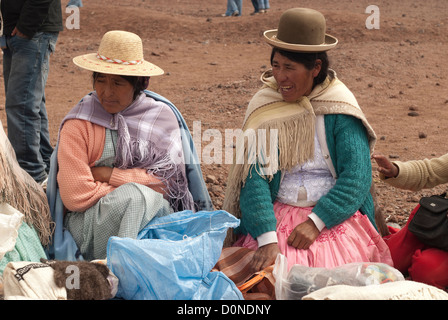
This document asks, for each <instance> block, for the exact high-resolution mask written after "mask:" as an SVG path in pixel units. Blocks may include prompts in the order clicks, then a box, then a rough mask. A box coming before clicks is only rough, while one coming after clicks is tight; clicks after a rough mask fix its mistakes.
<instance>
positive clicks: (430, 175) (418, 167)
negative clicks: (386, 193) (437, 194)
mask: <svg viewBox="0 0 448 320" xmlns="http://www.w3.org/2000/svg"><path fill="white" fill-rule="evenodd" d="M394 163H395V164H396V165H397V166H398V169H399V174H398V176H397V177H396V178H389V179H385V177H384V175H381V174H380V178H381V179H382V180H383V181H385V182H387V183H388V184H390V185H392V186H394V187H397V188H401V189H408V190H412V191H418V190H421V189H425V188H433V187H435V186H437V185H439V184H443V183H448V154H445V155H443V156H441V157H438V158H432V159H423V160H411V161H407V162H401V161H395V162H394Z"/></svg>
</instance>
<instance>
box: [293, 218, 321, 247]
mask: <svg viewBox="0 0 448 320" xmlns="http://www.w3.org/2000/svg"><path fill="white" fill-rule="evenodd" d="M319 234H320V231H319V229H318V228H317V227H316V225H315V224H314V222H313V220H311V219H308V220H306V221H305V222H302V223H301V224H299V225H297V226H296V227H295V228H294V230H293V231H292V232H291V234H290V235H289V237H288V245H290V246H292V247H294V248H296V249H303V250H306V249H308V248H309V247H310V246H311V245H312V244H313V242H314V240H316V238H317V237H318V236H319Z"/></svg>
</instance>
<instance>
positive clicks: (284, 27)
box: [264, 8, 338, 52]
mask: <svg viewBox="0 0 448 320" xmlns="http://www.w3.org/2000/svg"><path fill="white" fill-rule="evenodd" d="M325 32H326V21H325V17H324V16H323V14H322V13H320V12H319V11H316V10H313V9H307V8H293V9H288V10H286V11H285V12H284V13H283V14H282V16H281V17H280V21H279V24H278V29H273V30H267V31H265V32H264V39H265V41H266V42H267V43H269V44H270V45H271V46H273V47H276V48H280V49H283V50H286V51H294V52H322V51H328V50H330V49H333V48H334V47H335V46H336V45H337V43H338V39H336V38H335V37H333V36H331V35H329V34H326V33H325Z"/></svg>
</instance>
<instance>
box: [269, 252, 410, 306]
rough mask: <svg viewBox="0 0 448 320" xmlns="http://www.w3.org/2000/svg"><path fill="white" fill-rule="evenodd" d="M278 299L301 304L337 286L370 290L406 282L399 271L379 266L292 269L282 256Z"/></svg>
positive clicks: (278, 269)
mask: <svg viewBox="0 0 448 320" xmlns="http://www.w3.org/2000/svg"><path fill="white" fill-rule="evenodd" d="M273 274H274V277H275V295H276V298H277V300H300V299H302V298H303V297H304V296H306V295H308V294H310V293H312V292H314V291H317V290H319V289H322V288H325V287H329V286H335V285H348V286H355V287H361V286H369V285H379V284H384V283H388V282H395V281H403V280H405V279H404V277H403V275H402V274H401V272H400V271H398V270H397V269H395V268H393V267H391V266H389V265H387V264H384V263H379V262H356V263H349V264H345V265H342V266H339V267H335V268H332V269H327V268H313V267H307V266H302V265H298V264H296V265H293V266H292V267H291V268H290V270H289V271H288V262H287V259H286V257H285V256H284V255H281V254H279V255H278V256H277V259H276V261H275V266H274V271H273Z"/></svg>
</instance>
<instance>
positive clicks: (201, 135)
mask: <svg viewBox="0 0 448 320" xmlns="http://www.w3.org/2000/svg"><path fill="white" fill-rule="evenodd" d="M66 3H67V0H63V1H62V4H63V7H64V8H65V4H66ZM371 4H375V5H376V6H377V7H378V9H379V19H376V20H374V21H375V22H377V23H379V29H368V28H367V27H366V21H367V20H368V21H367V22H369V21H370V20H369V18H371V17H373V16H371V15H372V12H371V11H368V12H367V13H366V8H367V7H368V6H369V5H371ZM270 5H271V9H270V10H269V11H268V13H266V14H259V15H250V13H251V12H252V11H253V7H252V4H251V2H250V1H249V0H244V3H243V15H242V16H240V17H221V14H222V13H224V12H225V9H226V0H207V1H203V0H189V1H183V0H164V1H160V0H121V1H112V0H104V1H95V0H84V7H82V8H81V9H80V12H79V29H70V28H68V27H66V28H65V30H64V31H63V32H62V33H61V34H60V36H59V40H58V43H57V47H56V52H55V53H54V54H53V56H52V58H51V65H50V75H49V79H48V85H47V89H46V97H47V111H48V114H49V120H50V132H51V137H52V141H53V143H55V142H56V139H57V131H58V127H59V124H60V122H61V120H62V118H63V116H64V115H65V114H66V113H67V112H68V111H69V109H70V108H72V107H73V106H74V104H75V103H76V102H77V101H78V100H79V99H80V98H82V97H83V96H84V95H85V94H86V93H88V92H89V91H90V90H91V89H92V85H91V80H90V73H89V72H86V71H83V70H81V69H79V68H77V67H76V66H75V65H74V64H73V63H72V62H71V60H72V58H73V57H74V56H76V55H80V54H84V53H90V52H94V51H95V50H96V49H97V48H98V46H99V43H100V40H101V37H102V35H103V34H104V33H105V32H106V31H109V30H114V29H115V30H117V29H120V30H127V31H131V32H135V33H137V34H139V35H140V36H141V38H142V39H143V42H144V48H145V59H146V60H149V61H150V62H153V63H155V64H157V65H158V66H160V67H161V68H163V69H164V70H165V74H164V75H163V76H159V77H154V78H152V79H151V81H150V88H149V89H150V90H152V91H155V92H157V93H159V94H161V95H163V96H165V97H167V98H168V99H170V100H171V101H172V102H173V103H174V104H175V105H176V106H177V107H178V109H179V110H180V111H181V112H182V114H183V116H184V117H185V119H186V121H187V124H188V125H189V127H190V130H191V131H192V132H193V125H194V124H195V127H194V128H195V130H194V132H193V134H195V137H194V138H195V140H196V141H199V144H200V145H196V146H197V149H198V151H199V152H200V153H201V155H202V153H204V154H206V153H207V152H208V154H209V152H210V146H211V142H212V140H210V139H209V138H208V136H207V133H212V136H213V137H217V135H216V133H220V134H221V135H222V137H223V139H222V141H218V140H217V141H218V142H220V145H221V146H222V150H223V153H222V157H219V154H218V157H217V158H215V161H213V163H210V164H207V163H204V162H203V163H202V168H203V173H204V179H206V182H207V186H208V188H209V191H210V194H211V196H212V199H213V202H214V205H215V207H216V208H217V209H220V208H221V206H222V201H223V197H224V191H225V188H226V185H225V181H226V178H227V172H228V164H227V163H226V162H225V159H224V149H225V148H226V147H229V144H230V147H231V144H232V142H230V143H229V142H227V141H225V139H224V136H225V134H224V132H225V130H226V129H239V128H240V126H241V123H242V118H243V115H244V111H245V108H246V106H247V103H248V101H249V100H250V98H251V96H252V95H253V94H254V93H255V92H256V90H257V88H259V86H260V82H259V77H260V74H261V73H262V72H263V71H265V70H266V69H267V68H269V55H270V47H269V46H268V45H267V44H266V43H265V42H264V41H263V40H262V32H263V31H265V30H268V29H275V28H276V27H277V23H278V20H279V17H280V15H281V13H282V12H283V11H284V10H286V9H288V8H291V7H297V6H302V7H309V8H313V9H316V10H319V11H321V12H322V13H323V14H324V15H325V16H326V19H327V32H328V33H330V34H332V35H334V36H335V37H337V38H338V39H339V45H338V46H337V48H335V49H334V50H332V51H330V52H329V54H330V59H331V67H332V68H333V69H334V70H336V72H337V74H338V76H339V78H340V79H341V80H342V81H343V82H344V83H345V84H346V85H347V86H348V87H349V88H350V89H351V90H352V91H353V93H354V94H355V96H356V97H357V99H358V101H359V103H360V105H361V107H362V108H363V110H364V112H365V114H366V115H367V118H368V119H369V121H370V123H371V125H372V126H373V128H374V129H375V131H376V133H377V136H378V142H377V145H376V148H375V150H376V152H380V153H383V154H385V155H387V156H389V157H390V158H392V159H396V160H402V161H406V160H410V159H422V158H426V157H428V158H431V157H437V156H440V155H443V154H445V153H446V152H448V146H447V145H446V141H447V140H448V139H447V137H448V131H447V130H446V128H447V124H446V120H447V112H446V108H447V107H448V92H447V87H448V79H447V74H446V71H447V67H446V64H445V63H444V60H443V59H441V55H442V54H444V53H445V52H447V51H448V50H447V49H448V41H447V40H448V17H447V15H446V12H447V9H448V2H447V1H440V0H426V1H409V0H402V1H400V2H397V1H393V2H392V1H376V2H375V3H371V2H369V1H357V0H339V1H328V0H327V1H325V0H312V1H311V0H301V1H297V0H271V1H270ZM73 14H74V12H71V11H69V12H63V15H64V19H65V20H67V21H68V22H76V19H75V18H76V17H74V16H73ZM377 17H378V16H377ZM71 19H75V20H71ZM0 81H1V82H2V81H3V79H2V78H0ZM1 85H3V83H2V84H1ZM0 91H1V92H0V119H1V121H2V124H3V127H4V129H5V132H6V115H5V110H4V92H3V90H0ZM212 130H214V131H212ZM216 130H217V131H216ZM226 144H227V145H226ZM213 145H215V144H213ZM207 147H208V148H207ZM373 166H374V170H375V168H376V165H375V163H373ZM373 174H374V180H375V184H376V187H377V196H378V201H379V203H380V206H381V207H382V208H383V211H384V213H385V217H386V219H387V221H389V222H395V223H398V224H400V225H402V224H403V223H404V222H405V221H406V219H407V216H408V214H409V212H410V211H411V209H412V208H413V207H415V205H416V203H417V201H418V199H419V197H420V196H421V195H423V194H432V193H439V192H441V191H442V190H443V189H444V188H445V186H441V187H438V188H437V190H424V191H422V192H417V193H416V192H410V191H403V190H397V189H393V188H390V187H388V186H386V185H385V184H384V183H382V182H381V181H379V179H378V178H377V173H376V172H375V171H374V173H373Z"/></svg>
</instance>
